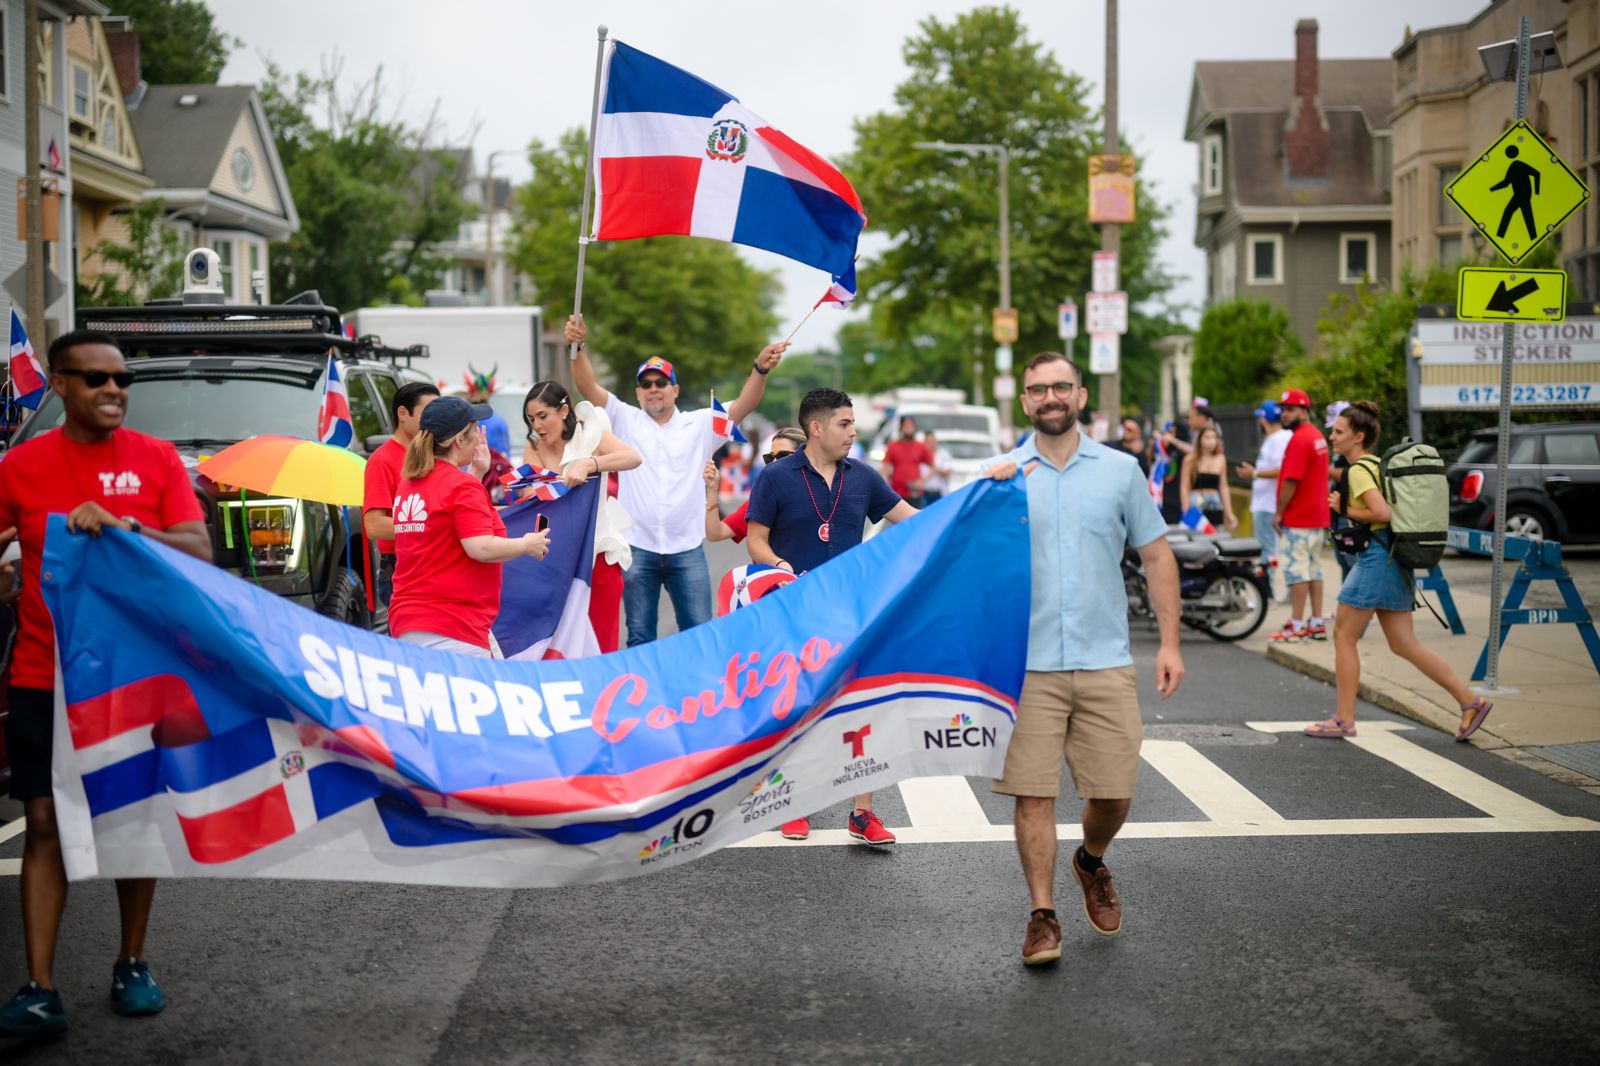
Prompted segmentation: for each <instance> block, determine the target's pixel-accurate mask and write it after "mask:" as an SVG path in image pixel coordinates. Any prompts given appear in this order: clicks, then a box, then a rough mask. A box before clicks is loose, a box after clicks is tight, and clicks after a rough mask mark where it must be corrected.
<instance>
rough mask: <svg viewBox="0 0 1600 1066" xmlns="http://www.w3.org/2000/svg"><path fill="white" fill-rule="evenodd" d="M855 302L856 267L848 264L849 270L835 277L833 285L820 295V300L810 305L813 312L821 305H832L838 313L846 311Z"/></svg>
mask: <svg viewBox="0 0 1600 1066" xmlns="http://www.w3.org/2000/svg"><path fill="white" fill-rule="evenodd" d="M855 302H856V265H855V264H854V263H851V264H850V269H849V270H847V271H845V272H844V274H842V275H840V276H838V277H835V278H834V279H833V284H832V285H829V286H828V291H827V292H825V293H823V294H822V299H820V300H818V301H817V302H816V303H814V304H812V305H811V310H813V311H815V310H816V309H817V308H819V307H821V306H822V305H823V304H832V305H833V306H834V307H836V308H838V309H839V310H840V311H844V310H847V309H848V308H849V307H850V305H851V304H853V303H855Z"/></svg>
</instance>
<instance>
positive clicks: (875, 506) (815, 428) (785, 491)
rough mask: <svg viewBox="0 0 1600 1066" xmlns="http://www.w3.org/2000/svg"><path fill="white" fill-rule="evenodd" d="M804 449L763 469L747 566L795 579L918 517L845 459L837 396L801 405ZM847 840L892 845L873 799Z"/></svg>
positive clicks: (795, 828)
mask: <svg viewBox="0 0 1600 1066" xmlns="http://www.w3.org/2000/svg"><path fill="white" fill-rule="evenodd" d="M799 421H800V428H801V429H802V430H804V431H805V435H806V436H805V441H806V444H805V447H804V448H801V449H800V450H799V451H797V452H795V453H794V454H793V455H789V456H785V457H784V458H782V459H779V460H778V461H777V462H775V463H773V464H772V465H771V466H769V467H767V472H766V473H764V474H762V475H761V480H760V481H758V482H756V487H755V489H754V490H753V491H752V492H751V493H750V512H749V519H748V528H749V541H748V544H747V547H748V548H749V549H750V561H751V562H755V563H765V564H766V565H768V566H780V567H782V568H783V569H785V570H787V571H789V572H790V573H792V574H803V573H805V572H806V571H808V570H815V569H816V568H817V567H819V566H821V565H823V564H824V563H826V562H827V561H828V560H830V559H832V558H834V557H835V556H837V555H840V554H842V553H844V552H846V551H848V550H849V549H851V548H853V547H855V546H856V545H857V544H860V543H861V540H862V537H863V535H864V534H865V533H866V527H867V523H868V522H869V521H870V522H876V521H878V520H879V519H886V520H887V521H889V522H891V523H893V522H900V521H903V520H904V519H907V518H910V517H911V516H912V515H914V514H916V513H917V509H916V508H915V507H913V506H911V505H910V504H909V503H907V502H906V501H904V500H902V499H901V498H900V496H899V494H898V493H896V492H895V491H894V489H892V488H890V487H889V483H888V482H887V481H885V480H884V479H883V477H882V476H881V475H880V474H879V473H878V472H877V471H876V470H874V469H872V465H871V464H870V463H864V462H862V461H860V460H859V459H852V458H850V446H851V445H852V444H854V443H855V439H856V413H855V407H854V406H853V405H852V404H851V402H850V397H848V396H846V395H845V394H844V393H842V392H840V391H839V390H838V389H829V388H819V389H812V390H811V391H810V392H808V393H806V394H805V398H804V399H802V400H801V401H800V419H799ZM779 831H780V832H781V833H782V834H783V835H784V836H786V837H788V838H789V839H790V840H804V839H806V838H807V837H808V836H810V835H811V821H810V819H808V818H796V819H794V820H793V821H790V822H785V823H784V824H783V826H782V827H781V828H780V830H779ZM850 835H851V836H852V837H854V838H855V839H857V840H859V841H862V842H863V843H866V844H877V845H886V844H893V843H894V834H893V833H891V832H889V830H887V829H885V828H884V827H883V823H882V822H880V821H879V820H878V816H877V815H876V814H874V813H872V793H870V792H867V793H863V794H862V795H859V796H857V797H856V803H855V807H854V809H853V810H852V811H851V813H850Z"/></svg>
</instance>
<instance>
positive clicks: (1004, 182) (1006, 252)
mask: <svg viewBox="0 0 1600 1066" xmlns="http://www.w3.org/2000/svg"><path fill="white" fill-rule="evenodd" d="M912 147H913V148H921V149H924V150H927V151H931V152H956V153H958V154H960V155H994V156H999V157H1000V306H1001V307H1002V308H1004V309H1006V310H1010V309H1011V196H1010V192H1009V186H1010V181H1009V177H1010V167H1011V152H1010V150H1009V149H1008V148H1006V146H1005V145H1003V144H951V143H950V142H949V141H917V142H915V143H914V144H912ZM994 370H995V381H996V382H997V383H998V382H999V381H1001V380H1008V381H1009V380H1010V379H1011V345H1009V344H1002V345H999V346H998V347H997V348H996V350H995V359H994ZM1002 391H1003V390H1001V389H995V390H994V392H995V399H996V401H998V402H997V404H996V406H998V407H999V408H1000V428H1001V430H1002V431H1003V432H1004V433H1005V435H1006V438H1007V439H1008V440H1009V439H1010V437H1011V401H1012V400H1013V399H1014V398H1015V397H1016V389H1015V388H1014V387H1013V388H1012V389H1010V390H1006V391H1009V393H1010V394H1009V395H1007V396H1005V397H1003V398H1002V397H1001V395H1000V393H1001V392H1002Z"/></svg>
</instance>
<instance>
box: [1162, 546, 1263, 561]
mask: <svg viewBox="0 0 1600 1066" xmlns="http://www.w3.org/2000/svg"><path fill="white" fill-rule="evenodd" d="M1258 550H1259V549H1258ZM1172 554H1173V555H1175V556H1177V559H1178V565H1179V566H1185V565H1189V564H1199V563H1207V562H1210V561H1211V560H1212V559H1214V558H1216V555H1217V550H1216V548H1214V547H1213V546H1212V544H1211V542H1210V541H1205V540H1189V541H1177V542H1176V543H1173V545H1172Z"/></svg>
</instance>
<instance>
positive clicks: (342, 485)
mask: <svg viewBox="0 0 1600 1066" xmlns="http://www.w3.org/2000/svg"><path fill="white" fill-rule="evenodd" d="M366 467H367V461H366V460H365V459H363V458H362V457H361V456H359V455H357V454H356V453H355V452H352V451H350V450H349V449H348V448H335V447H333V446H332V445H328V444H318V443H317V442H315V441H309V440H300V439H298V438H295V437H251V438H250V439H249V440H242V441H240V442H239V443H238V444H231V445H229V446H228V447H226V448H224V449H223V450H222V451H220V452H218V453H217V454H216V455H213V456H211V457H210V458H209V459H206V460H205V461H204V462H202V463H201V464H200V465H199V467H198V469H199V471H200V473H202V474H204V475H205V476H206V477H208V478H210V479H211V480H212V481H215V482H216V483H217V484H218V485H230V486H232V487H234V488H239V489H249V490H250V491H251V492H259V493H263V494H264V495H267V496H287V497H292V498H294V499H297V500H316V501H317V502H319V503H331V504H334V505H335V506H340V507H360V506H361V501H362V496H363V489H364V479H365V474H366Z"/></svg>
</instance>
